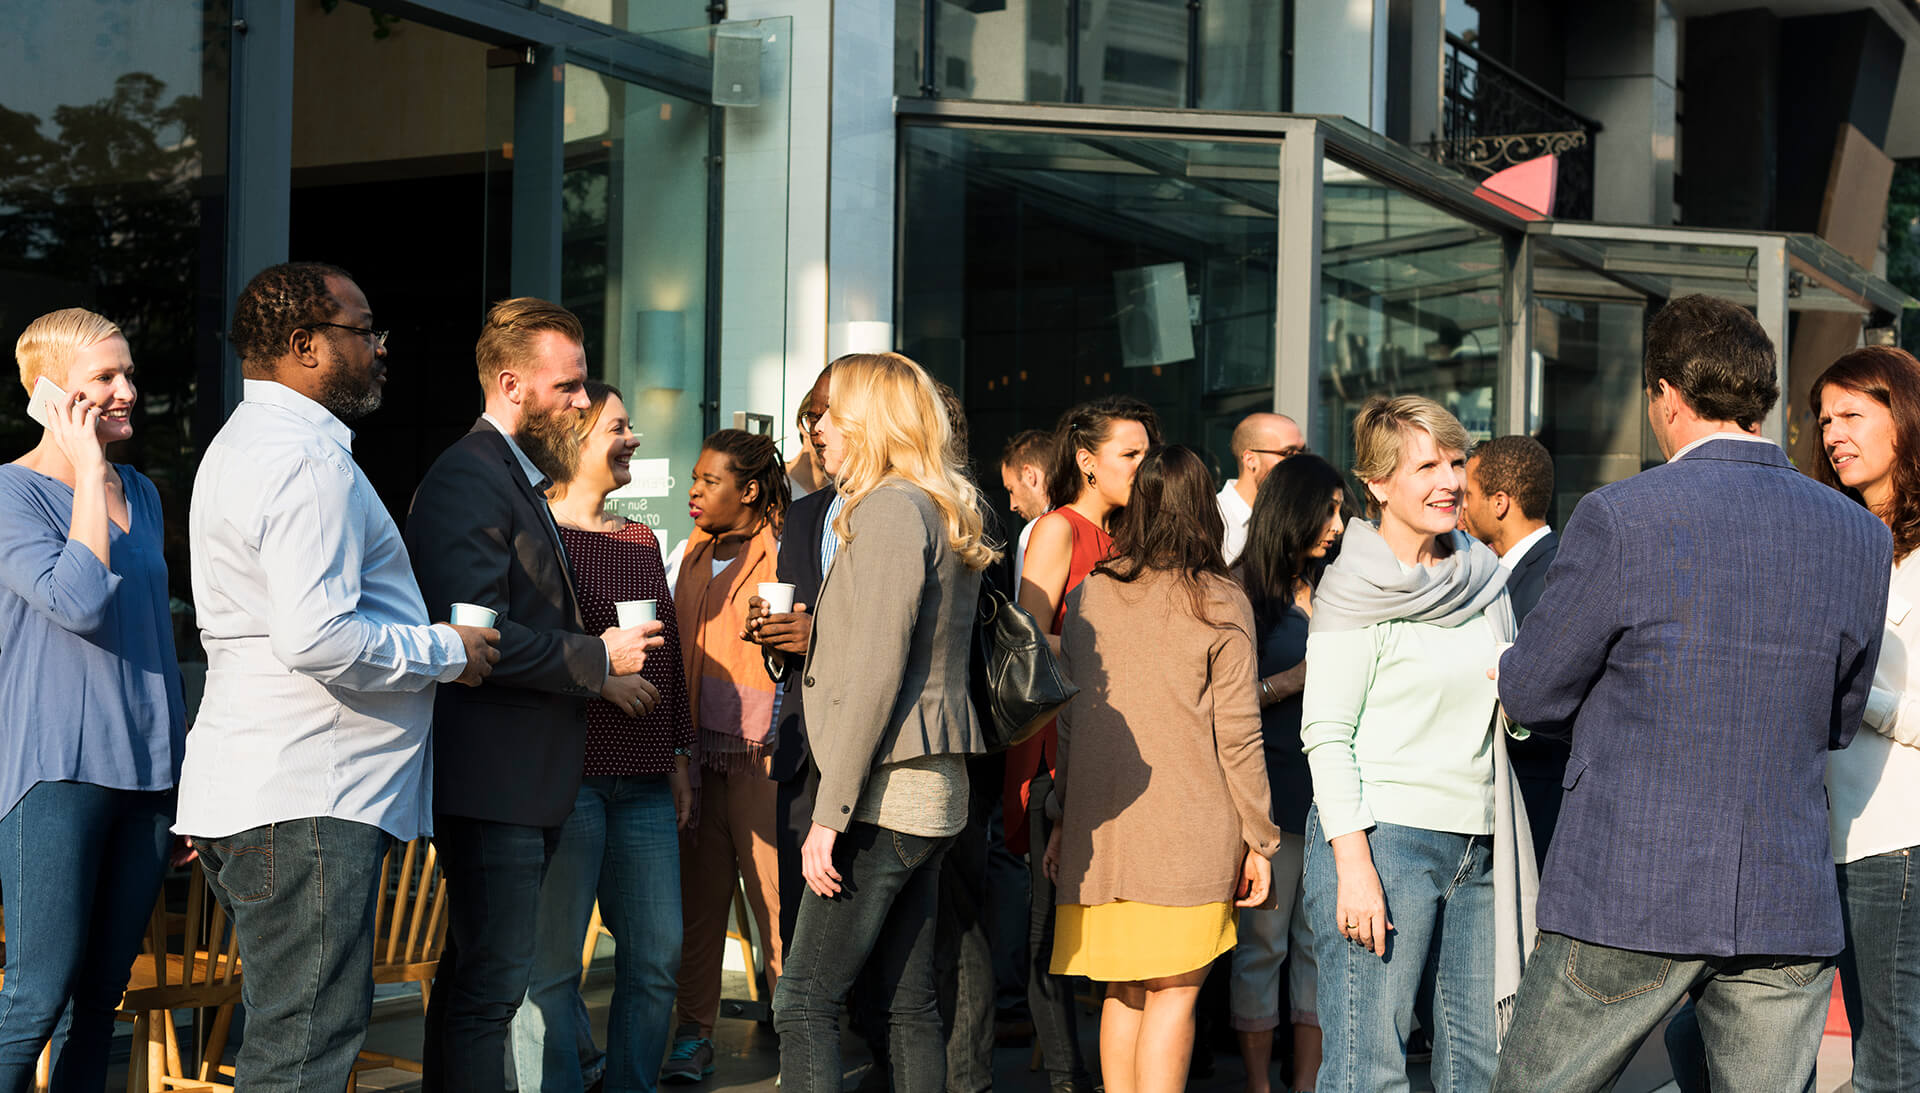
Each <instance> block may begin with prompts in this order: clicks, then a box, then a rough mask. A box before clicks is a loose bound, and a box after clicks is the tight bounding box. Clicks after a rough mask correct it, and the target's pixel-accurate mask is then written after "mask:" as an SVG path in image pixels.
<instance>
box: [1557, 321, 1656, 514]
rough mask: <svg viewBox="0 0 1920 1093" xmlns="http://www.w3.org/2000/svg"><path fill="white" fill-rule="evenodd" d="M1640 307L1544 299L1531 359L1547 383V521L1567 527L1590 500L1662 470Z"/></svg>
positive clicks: (1644, 324) (1643, 323)
mask: <svg viewBox="0 0 1920 1093" xmlns="http://www.w3.org/2000/svg"><path fill="white" fill-rule="evenodd" d="M1646 321H1647V305H1646V304H1645V303H1644V302H1643V301H1640V300H1625V299H1623V300H1617V301H1605V300H1576V299H1553V298H1550V297H1542V298H1538V299H1537V300H1536V302H1535V303H1534V308H1533V351H1534V355H1535V356H1536V358H1537V361H1536V363H1537V366H1538V371H1537V373H1536V374H1538V375H1539V376H1540V378H1541V406H1540V408H1541V410H1542V414H1541V416H1540V423H1541V429H1540V433H1539V437H1540V442H1541V443H1542V444H1545V445H1546V446H1547V450H1548V451H1549V452H1552V453H1553V505H1552V508H1551V509H1550V510H1549V511H1548V514H1547V520H1548V522H1549V523H1551V524H1553V526H1555V527H1564V526H1566V521H1567V517H1569V516H1571V515H1573V506H1574V505H1575V504H1577V503H1578V502H1579V500H1580V498H1582V497H1584V496H1586V494H1588V493H1589V492H1591V491H1593V490H1596V489H1599V488H1600V487H1601V486H1604V485H1606V484H1607V483H1609V482H1618V481H1619V480H1620V479H1622V478H1629V477H1632V476H1633V475H1636V474H1638V473H1640V471H1641V470H1642V469H1643V468H1646V467H1650V466H1654V465H1656V464H1658V463H1660V462H1661V456H1660V450H1659V447H1658V445H1657V444H1656V443H1655V442H1654V440H1653V434H1652V430H1651V429H1650V428H1648V426H1647V415H1646V403H1645V401H1644V398H1645V395H1644V391H1643V390H1642V387H1641V377H1642V372H1641V349H1642V347H1641V335H1642V331H1643V330H1644V328H1645V326H1646Z"/></svg>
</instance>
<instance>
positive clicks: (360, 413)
mask: <svg viewBox="0 0 1920 1093" xmlns="http://www.w3.org/2000/svg"><path fill="white" fill-rule="evenodd" d="M380 396H381V391H380V385H379V384H377V383H375V382H373V380H372V378H371V377H369V378H368V380H367V383H366V385H365V386H364V387H358V388H356V387H354V386H352V385H351V384H350V383H348V382H347V380H346V377H344V376H342V375H341V374H340V372H339V371H337V370H336V371H334V372H333V373H331V374H329V375H328V376H327V378H326V381H325V382H324V383H323V384H322V385H321V387H320V397H319V398H317V399H315V400H314V401H316V402H318V403H319V404H320V405H322V406H324V407H326V408H327V412H328V413H330V414H332V415H333V416H334V417H337V418H339V419H340V420H341V421H358V420H360V419H361V418H363V417H366V416H367V415H368V414H371V413H373V412H374V411H375V410H378V409H379V408H380Z"/></svg>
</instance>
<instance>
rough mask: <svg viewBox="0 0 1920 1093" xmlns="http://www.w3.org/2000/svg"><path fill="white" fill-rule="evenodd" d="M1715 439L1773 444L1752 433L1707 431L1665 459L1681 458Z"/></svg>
mask: <svg viewBox="0 0 1920 1093" xmlns="http://www.w3.org/2000/svg"><path fill="white" fill-rule="evenodd" d="M1715 440H1744V441H1746V442H1747V443H1749V444H1773V441H1771V440H1768V439H1767V438H1766V437H1764V436H1754V435H1753V434H1752V433H1736V432H1733V431H1731V430H1728V431H1726V432H1719V433H1708V434H1707V435H1706V436H1703V437H1701V438H1700V439H1699V440H1696V441H1694V442H1693V443H1691V444H1689V445H1687V446H1686V447H1684V448H1682V449H1680V450H1679V451H1677V452H1675V453H1673V459H1669V460H1667V462H1669V463H1671V462H1673V461H1674V459H1680V458H1683V457H1685V456H1686V455H1687V454H1688V453H1690V452H1692V451H1693V450H1694V449H1695V448H1698V447H1699V446H1700V445H1702V444H1707V443H1710V442H1712V441H1715ZM1774 447H1776V448H1777V447H1779V445H1778V444H1774Z"/></svg>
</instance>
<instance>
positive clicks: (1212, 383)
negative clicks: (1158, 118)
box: [899, 126, 1279, 481]
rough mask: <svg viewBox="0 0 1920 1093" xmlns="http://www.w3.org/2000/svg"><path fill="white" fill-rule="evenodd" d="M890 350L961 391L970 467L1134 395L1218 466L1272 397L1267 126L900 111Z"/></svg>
mask: <svg viewBox="0 0 1920 1093" xmlns="http://www.w3.org/2000/svg"><path fill="white" fill-rule="evenodd" d="M902 148H903V155H904V156H905V159H906V165H905V192H904V194H903V195H902V202H901V208H902V209H904V210H905V213H904V215H905V218H906V219H905V222H904V223H903V224H902V226H901V231H902V234H903V246H904V252H903V264H902V268H901V312H900V320H899V329H900V332H901V343H902V348H903V349H904V350H905V352H906V353H907V354H908V355H910V356H912V357H914V358H915V359H916V360H919V361H921V362H922V363H924V364H926V365H927V366H928V368H929V369H930V370H931V371H932V372H933V373H934V374H935V375H936V376H938V377H940V378H941V379H943V380H945V381H946V382H948V383H950V384H952V385H953V386H954V388H955V389H956V390H958V391H959V392H960V393H961V396H962V398H963V400H964V402H965V404H966V407H967V414H968V424H969V426H970V428H971V439H972V445H973V454H974V460H975V464H976V466H978V467H980V468H982V469H984V470H986V471H987V472H988V474H987V480H988V481H992V480H993V476H992V473H991V470H992V468H994V467H995V466H996V461H997V460H998V458H999V452H1000V447H1001V445H1002V444H1003V443H1004V442H1005V440H1006V439H1007V438H1008V437H1010V436H1012V435H1013V434H1014V433H1017V432H1019V431H1021V430H1024V429H1035V428H1038V429H1050V428H1052V427H1053V425H1054V423H1055V421H1056V420H1057V419H1058V418H1059V416H1060V415H1061V414H1062V412H1064V411H1065V410H1067V409H1068V408H1069V407H1071V406H1073V405H1075V404H1077V403H1079V402H1082V401H1084V400H1087V399H1090V398H1095V397H1098V396H1101V395H1106V394H1131V395H1134V396H1136V397H1139V398H1142V399H1145V400H1146V401H1147V402H1149V403H1151V404H1152V405H1153V406H1154V407H1155V408H1156V409H1157V410H1158V412H1159V413H1160V415H1161V422H1162V426H1163V432H1164V434H1165V437H1166V439H1167V440H1168V441H1170V442H1177V443H1185V444H1190V445H1193V446H1194V447H1196V448H1199V449H1201V450H1203V451H1205V452H1207V453H1208V455H1209V456H1210V457H1212V460H1213V462H1214V465H1215V468H1216V470H1217V471H1224V472H1225V473H1224V474H1223V475H1222V477H1231V475H1232V471H1231V469H1230V463H1231V460H1230V456H1229V453H1228V450H1227V440H1228V436H1229V434H1230V433H1231V431H1232V429H1233V426H1234V424H1235V423H1237V422H1238V421H1239V419H1240V418H1241V417H1243V416H1245V415H1246V414H1247V413H1249V412H1252V411H1254V410H1265V409H1270V408H1271V406H1272V401H1273V370H1274V303H1275V265H1274V247H1275V241H1276V221H1275V215H1276V207H1277V204H1278V195H1279V189H1278V187H1279V181H1278V165H1279V148H1278V145H1277V144H1275V143H1252V142H1248V143H1235V142H1218V141H1203V140H1161V139H1148V138H1140V137H1126V136H1102V135H1068V134H1049V133H1032V132H1009V131H999V130H985V129H958V128H945V127H928V126H910V127H908V128H907V129H905V130H904V131H903V133H902Z"/></svg>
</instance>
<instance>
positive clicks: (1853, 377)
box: [1809, 345, 1920, 561]
mask: <svg viewBox="0 0 1920 1093" xmlns="http://www.w3.org/2000/svg"><path fill="white" fill-rule="evenodd" d="M1828 387H1844V388H1846V389H1847V390H1849V391H1855V392H1858V393H1860V394H1862V395H1865V396H1867V397H1868V398H1870V399H1872V400H1873V401H1875V402H1877V403H1879V404H1880V405H1882V406H1885V407H1886V408H1887V411H1888V412H1889V413H1891V414H1892V415H1893V502H1892V505H1891V510H1890V511H1888V512H1876V513H1874V515H1875V516H1878V517H1880V518H1881V519H1882V520H1885V521H1886V522H1887V527H1888V528H1889V529H1890V530H1891V531H1892V532H1893V557H1894V560H1895V561H1899V560H1901V559H1903V558H1905V557H1906V556H1907V555H1909V554H1911V553H1913V551H1914V548H1916V547H1920V360H1916V359H1915V358H1914V356H1913V354H1911V353H1909V352H1907V351H1906V350H1904V349H1896V348H1894V347H1893V346H1890V345H1868V346H1862V347H1861V348H1859V349H1855V350H1853V351H1852V352H1850V353H1844V354H1842V355H1841V357H1840V359H1839V360H1837V361H1834V362H1833V363H1832V364H1830V365H1828V366H1827V370H1826V371H1825V372H1822V373H1820V378H1818V379H1816V380H1814V381H1813V391H1812V393H1811V396H1810V399H1809V401H1810V402H1811V403H1812V404H1813V418H1814V420H1815V421H1816V422H1817V421H1819V420H1820V393H1821V392H1822V391H1824V390H1826V389H1827V388H1828ZM1813 477H1814V478H1815V479H1817V480H1819V481H1821V482H1824V483H1826V484H1827V485H1829V486H1832V487H1833V488H1834V489H1836V490H1839V491H1840V492H1841V493H1844V494H1846V495H1847V496H1848V497H1851V498H1853V499H1854V500H1855V501H1859V502H1860V504H1861V505H1863V506H1864V505H1865V504H1866V501H1865V500H1864V499H1862V498H1861V496H1860V491H1858V490H1855V489H1850V488H1848V487H1847V486H1844V485H1841V483H1840V476H1839V475H1838V474H1835V473H1834V470H1833V464H1832V463H1831V462H1830V461H1829V460H1828V459H1827V453H1826V451H1825V450H1824V447H1823V450H1821V451H1820V453H1819V454H1818V455H1817V456H1816V457H1815V458H1814V460H1813Z"/></svg>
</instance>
